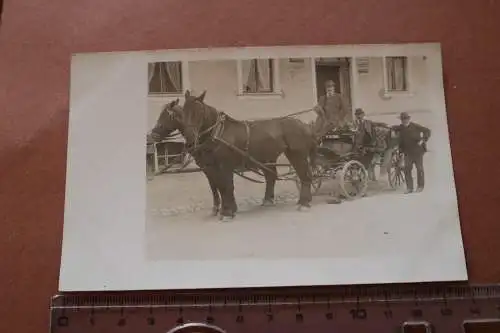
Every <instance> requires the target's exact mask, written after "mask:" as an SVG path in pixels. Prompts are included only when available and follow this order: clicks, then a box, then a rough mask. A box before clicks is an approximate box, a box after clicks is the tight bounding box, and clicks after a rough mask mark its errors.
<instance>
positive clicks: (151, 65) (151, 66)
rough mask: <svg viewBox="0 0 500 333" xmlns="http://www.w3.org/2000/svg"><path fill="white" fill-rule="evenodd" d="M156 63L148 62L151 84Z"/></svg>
mask: <svg viewBox="0 0 500 333" xmlns="http://www.w3.org/2000/svg"><path fill="white" fill-rule="evenodd" d="M155 68H156V63H154V62H153V63H148V82H149V84H151V80H152V79H153V76H154V74H155Z"/></svg>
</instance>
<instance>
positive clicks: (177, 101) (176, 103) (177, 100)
mask: <svg viewBox="0 0 500 333" xmlns="http://www.w3.org/2000/svg"><path fill="white" fill-rule="evenodd" d="M175 105H179V99H178V98H177V99H176V100H175V104H174V106H175Z"/></svg>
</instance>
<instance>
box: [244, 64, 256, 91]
mask: <svg viewBox="0 0 500 333" xmlns="http://www.w3.org/2000/svg"><path fill="white" fill-rule="evenodd" d="M256 65H257V64H256V61H255V60H248V61H243V62H242V71H243V73H242V74H243V79H245V81H244V83H243V92H257V78H256V76H255V69H256Z"/></svg>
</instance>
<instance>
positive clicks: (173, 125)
mask: <svg viewBox="0 0 500 333" xmlns="http://www.w3.org/2000/svg"><path fill="white" fill-rule="evenodd" d="M181 118H182V107H181V106H180V105H179V99H177V100H175V101H172V102H170V103H168V104H166V105H165V106H164V107H163V109H162V111H161V113H160V116H159V117H158V120H157V121H156V125H155V127H154V128H153V129H152V131H151V135H150V138H151V139H153V140H154V141H156V142H158V141H161V140H164V139H165V138H168V137H170V136H171V135H172V133H173V132H175V131H176V130H178V131H179V132H180V133H181V134H182V135H184V128H183V126H182V124H181V123H180V121H179V119H181ZM190 154H191V156H193V159H194V161H195V162H196V164H197V165H198V167H199V168H200V169H201V170H202V172H203V173H204V174H205V176H206V178H207V180H208V184H209V185H210V190H211V192H212V197H213V207H212V214H213V215H214V216H216V215H217V214H218V213H219V211H220V205H221V194H220V190H219V188H218V187H217V183H216V181H215V180H216V178H215V177H216V173H215V172H214V167H213V163H212V162H213V159H212V158H211V157H210V156H209V155H207V154H204V153H203V151H201V150H200V151H195V150H192V149H191V150H190Z"/></svg>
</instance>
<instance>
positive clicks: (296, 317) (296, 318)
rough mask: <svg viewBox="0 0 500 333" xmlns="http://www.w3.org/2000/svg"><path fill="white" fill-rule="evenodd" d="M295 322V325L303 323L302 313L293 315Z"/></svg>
mask: <svg viewBox="0 0 500 333" xmlns="http://www.w3.org/2000/svg"><path fill="white" fill-rule="evenodd" d="M295 321H296V322H297V323H302V322H303V321H304V315H303V314H302V313H297V314H295Z"/></svg>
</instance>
